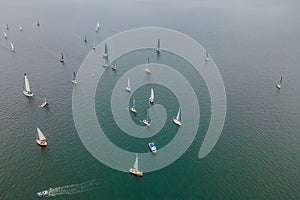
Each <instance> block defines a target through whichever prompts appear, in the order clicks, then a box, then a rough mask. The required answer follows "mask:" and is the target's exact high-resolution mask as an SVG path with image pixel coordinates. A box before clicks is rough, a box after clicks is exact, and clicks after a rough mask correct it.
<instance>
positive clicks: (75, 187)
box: [49, 180, 98, 196]
mask: <svg viewBox="0 0 300 200" xmlns="http://www.w3.org/2000/svg"><path fill="white" fill-rule="evenodd" d="M97 186H98V183H97V182H96V180H92V181H87V182H83V183H79V184H71V185H66V186H61V187H56V188H50V189H51V191H50V192H49V194H50V196H57V195H67V194H69V195H70V194H77V193H81V192H87V191H91V190H94V189H96V188H97ZM50 189H49V190H50Z"/></svg>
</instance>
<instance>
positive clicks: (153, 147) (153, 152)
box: [148, 142, 157, 154]
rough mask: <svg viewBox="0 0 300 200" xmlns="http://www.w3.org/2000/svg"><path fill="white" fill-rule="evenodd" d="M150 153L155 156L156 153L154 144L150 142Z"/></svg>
mask: <svg viewBox="0 0 300 200" xmlns="http://www.w3.org/2000/svg"><path fill="white" fill-rule="evenodd" d="M148 146H149V149H150V151H151V152H152V154H156V153H157V148H156V146H155V142H150V143H149V144H148Z"/></svg>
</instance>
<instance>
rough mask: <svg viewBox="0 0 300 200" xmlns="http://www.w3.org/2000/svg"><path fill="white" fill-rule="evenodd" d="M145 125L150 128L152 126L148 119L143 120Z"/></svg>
mask: <svg viewBox="0 0 300 200" xmlns="http://www.w3.org/2000/svg"><path fill="white" fill-rule="evenodd" d="M143 123H144V124H145V125H146V126H150V125H151V123H150V122H148V120H146V119H144V120H143Z"/></svg>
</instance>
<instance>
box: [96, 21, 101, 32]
mask: <svg viewBox="0 0 300 200" xmlns="http://www.w3.org/2000/svg"><path fill="white" fill-rule="evenodd" d="M99 30H100V24H99V22H97V23H96V32H98V31H99Z"/></svg>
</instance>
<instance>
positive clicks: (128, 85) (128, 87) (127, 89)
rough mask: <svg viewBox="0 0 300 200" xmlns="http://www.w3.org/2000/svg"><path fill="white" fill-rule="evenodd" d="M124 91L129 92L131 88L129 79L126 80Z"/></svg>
mask: <svg viewBox="0 0 300 200" xmlns="http://www.w3.org/2000/svg"><path fill="white" fill-rule="evenodd" d="M125 90H126V91H127V92H131V87H130V80H129V78H128V79H127V87H126V88H125Z"/></svg>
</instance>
